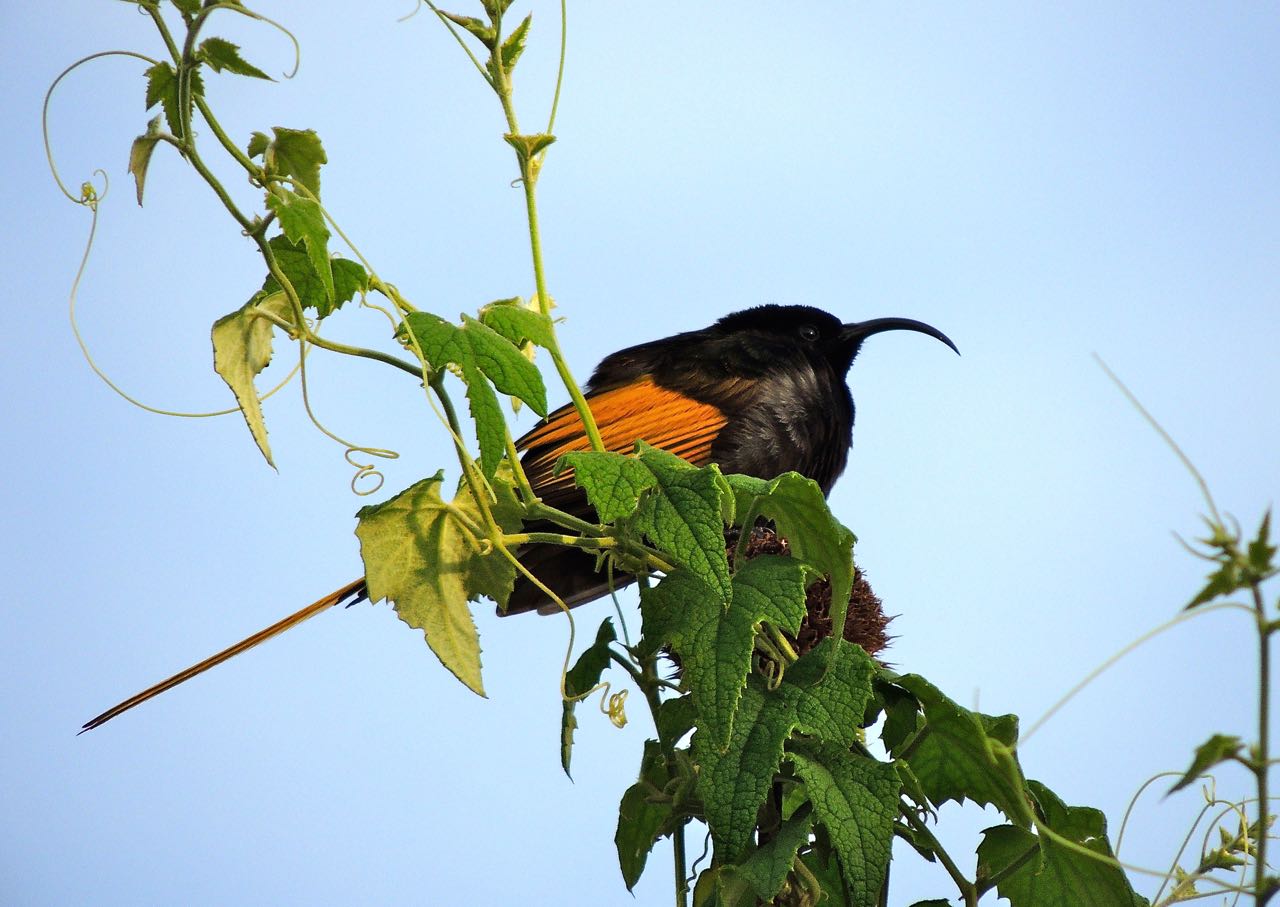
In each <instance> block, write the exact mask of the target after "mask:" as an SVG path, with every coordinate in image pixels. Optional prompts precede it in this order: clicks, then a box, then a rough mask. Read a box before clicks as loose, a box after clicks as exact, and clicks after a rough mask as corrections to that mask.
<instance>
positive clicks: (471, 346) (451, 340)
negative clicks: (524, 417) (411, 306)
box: [405, 312, 546, 477]
mask: <svg viewBox="0 0 1280 907" xmlns="http://www.w3.org/2000/svg"><path fill="white" fill-rule="evenodd" d="M405 323H406V325H407V326H408V329H409V331H411V332H412V334H413V337H414V339H416V340H417V342H418V346H419V347H420V348H421V350H422V356H423V358H424V359H426V361H427V364H428V365H429V366H430V367H431V368H432V369H433V370H435V371H437V372H439V371H443V370H444V369H445V368H447V367H448V366H449V365H456V366H458V367H459V368H460V369H461V372H462V379H463V381H465V382H466V384H467V400H468V402H469V403H470V408H471V417H472V419H473V420H474V421H475V425H476V440H477V441H478V442H479V444H480V464H481V468H482V469H483V470H484V473H485V476H486V477H488V476H492V475H493V473H494V471H495V470H496V469H497V468H498V464H499V463H500V462H502V458H503V456H504V455H505V454H506V438H507V424H506V420H505V419H504V418H503V416H502V409H501V407H500V405H499V403H498V398H497V397H496V396H495V395H494V393H493V390H492V389H491V388H490V387H489V381H493V383H494V385H496V386H497V388H498V390H500V391H502V392H503V393H507V394H512V393H513V392H518V393H516V394H514V395H515V396H520V397H521V398H522V399H524V400H525V402H527V403H528V404H529V405H530V406H531V407H532V408H533V409H534V410H536V411H538V412H539V413H541V414H543V415H545V414H546V388H545V387H544V385H543V384H542V375H541V374H540V373H539V372H538V370H537V368H536V367H535V366H534V365H533V363H531V362H530V361H529V360H527V359H525V358H524V357H523V356H521V355H520V351H519V350H517V349H516V347H515V346H514V345H513V344H512V343H511V342H510V341H509V340H507V339H505V338H504V337H502V336H501V335H500V334H497V333H495V332H494V331H493V330H492V329H490V328H487V327H485V326H484V325H483V324H481V323H480V322H478V321H476V320H475V319H466V320H465V322H464V324H463V325H462V326H461V327H459V326H458V325H456V324H453V323H451V322H448V321H445V320H444V319H443V318H441V317H439V316H438V315H432V314H430V313H427V312H414V313H412V314H410V315H409V316H408V317H407V318H406V319H405ZM517 361H518V362H519V363H520V365H519V366H516V365H515V364H514V363H515V362H517Z"/></svg>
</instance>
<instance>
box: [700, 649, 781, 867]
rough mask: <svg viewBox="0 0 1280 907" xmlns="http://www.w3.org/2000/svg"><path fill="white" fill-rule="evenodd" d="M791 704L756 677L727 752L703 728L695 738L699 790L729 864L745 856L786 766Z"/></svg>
mask: <svg viewBox="0 0 1280 907" xmlns="http://www.w3.org/2000/svg"><path fill="white" fill-rule="evenodd" d="M788 705H789V702H788V701H787V698H786V696H785V695H780V694H778V693H774V694H773V695H770V694H769V693H768V692H767V691H766V690H765V687H764V681H762V680H761V679H760V678H759V677H757V676H756V675H754V674H753V675H752V676H750V677H748V678H747V685H746V688H745V689H743V691H742V697H741V699H740V700H739V702H738V711H737V714H736V715H735V716H734V721H733V728H732V730H731V732H730V735H729V745H728V746H727V747H725V748H724V750H723V751H721V750H720V748H719V747H717V746H716V745H715V744H714V743H713V742H712V740H711V738H710V736H709V735H708V734H707V732H706V731H704V730H703V729H702V728H699V729H698V730H696V731H695V732H694V734H693V758H694V760H695V761H696V762H697V763H698V765H699V766H700V770H699V773H698V792H699V794H700V795H701V796H702V802H703V809H704V811H705V814H706V817H707V824H708V825H709V826H710V827H711V836H712V839H713V840H714V841H715V845H716V854H717V857H718V858H719V859H722V860H724V861H726V862H737V861H738V860H739V859H740V858H741V856H742V854H743V851H744V849H745V848H746V845H747V840H748V838H749V837H750V835H751V831H752V829H753V828H755V825H756V815H757V813H758V812H759V809H760V805H761V804H762V803H764V798H765V797H766V796H767V794H768V792H769V785H770V783H771V782H772V780H773V774H774V772H775V771H777V769H778V765H779V763H781V762H782V744H783V741H785V740H786V739H787V735H788V734H789V733H790V732H791V724H792V716H791V714H790V709H789V708H787V706H788Z"/></svg>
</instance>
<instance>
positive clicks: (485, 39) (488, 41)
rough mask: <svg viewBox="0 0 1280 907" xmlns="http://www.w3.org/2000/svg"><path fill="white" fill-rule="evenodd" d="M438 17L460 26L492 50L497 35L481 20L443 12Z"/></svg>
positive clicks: (491, 27) (490, 26)
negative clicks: (440, 16)
mask: <svg viewBox="0 0 1280 907" xmlns="http://www.w3.org/2000/svg"><path fill="white" fill-rule="evenodd" d="M440 15H442V16H444V17H445V18H446V19H448V20H449V21H450V22H452V23H454V24H455V25H461V26H462V27H463V28H465V29H466V30H467V31H469V32H470V33H471V34H472V35H474V36H475V37H476V39H477V40H479V42H480V43H481V44H483V45H484V46H485V47H486V48H488V49H489V50H493V45H494V43H495V42H496V41H497V40H498V34H497V32H495V31H494V29H493V26H492V25H490V24H489V23H487V22H485V21H483V20H482V19H477V18H475V17H474V16H460V15H458V14H457V13H447V12H445V11H444V10H441V11H440Z"/></svg>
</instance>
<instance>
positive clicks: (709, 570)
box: [636, 442, 732, 602]
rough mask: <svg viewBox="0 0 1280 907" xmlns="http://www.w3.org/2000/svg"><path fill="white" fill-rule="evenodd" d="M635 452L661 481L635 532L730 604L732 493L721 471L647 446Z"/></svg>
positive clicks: (647, 500)
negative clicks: (727, 532)
mask: <svg viewBox="0 0 1280 907" xmlns="http://www.w3.org/2000/svg"><path fill="white" fill-rule="evenodd" d="M636 450H637V451H638V454H639V456H638V458H639V460H640V462H641V463H643V464H644V465H645V467H646V468H647V469H648V470H649V471H650V472H651V473H653V477H654V479H655V480H656V482H655V484H654V487H653V488H652V489H651V490H650V491H649V493H648V494H647V495H645V496H644V498H643V499H642V500H641V501H640V506H639V508H638V509H637V510H636V528H637V529H638V530H639V531H640V532H642V533H644V534H645V535H646V536H648V537H649V539H650V541H652V542H653V544H654V545H656V546H657V547H658V548H659V549H660V550H662V551H664V552H667V553H669V554H671V555H672V556H673V557H674V558H675V559H676V561H677V563H679V564H680V565H681V566H683V567H686V568H688V569H689V570H690V571H691V572H692V573H693V574H694V575H695V576H697V577H698V579H700V580H702V581H703V582H704V583H706V584H707V585H708V586H709V587H711V590H712V591H713V592H714V593H715V594H717V595H718V596H720V600H721V601H722V602H723V601H726V600H728V599H729V598H730V596H731V595H732V587H731V584H730V579H729V560H728V558H727V557H726V556H725V550H724V511H725V498H726V497H727V495H726V491H727V489H726V486H725V483H724V477H723V476H722V475H721V474H720V470H719V468H718V467H717V466H715V465H714V464H712V465H710V466H704V467H701V468H698V467H693V466H690V465H689V464H688V463H685V462H684V461H683V460H681V459H680V458H679V457H676V456H673V455H672V454H669V453H667V452H666V451H663V450H659V449H657V448H655V447H650V446H649V445H648V444H645V443H644V442H640V443H638V444H637V445H636Z"/></svg>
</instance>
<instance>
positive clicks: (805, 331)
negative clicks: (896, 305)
mask: <svg viewBox="0 0 1280 907" xmlns="http://www.w3.org/2000/svg"><path fill="white" fill-rule="evenodd" d="M713 330H714V331H716V332H717V333H720V334H722V335H734V336H738V337H742V338H743V339H744V340H746V341H747V342H748V343H750V342H751V341H752V340H754V341H755V342H756V343H757V344H759V345H760V346H761V347H762V348H774V349H788V350H796V351H799V352H800V353H801V354H802V355H804V356H806V357H807V358H809V359H811V360H815V361H818V360H820V361H825V362H826V363H828V364H829V365H830V367H831V368H832V370H833V371H834V372H835V373H836V374H838V375H843V374H845V372H847V371H848V370H849V366H851V365H852V364H853V359H854V357H855V356H857V355H858V351H859V350H860V349H861V348H862V343H863V341H864V340H866V339H867V338H868V337H870V336H871V335H872V334H879V333H882V332H884V331H916V332H917V333H921V334H928V335H929V336H930V337H933V338H935V339H936V340H940V341H942V342H943V343H945V344H946V345H947V346H949V347H951V349H953V350H955V352H956V353H959V352H960V351H959V350H958V349H956V345H955V344H954V343H952V342H951V340H950V339H949V338H948V337H947V335H946V334H944V333H942V332H941V331H939V330H938V329H937V328H935V327H932V326H930V325H927V324H925V323H923V322H920V321H913V320H911V319H909V318H873V319H871V320H870V321H860V322H853V323H850V324H844V323H842V322H841V321H840V319H838V318H836V317H835V316H834V315H831V314H829V313H827V312H824V311H822V310H821V309H815V308H813V307H812V306H806V305H762V306H756V307H754V308H750V309H743V310H742V311H741V312H734V313H733V314H731V315H726V316H725V317H724V318H721V319H720V320H719V321H717V322H716V323H715V326H714V328H713Z"/></svg>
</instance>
